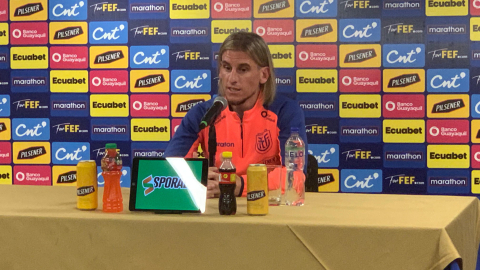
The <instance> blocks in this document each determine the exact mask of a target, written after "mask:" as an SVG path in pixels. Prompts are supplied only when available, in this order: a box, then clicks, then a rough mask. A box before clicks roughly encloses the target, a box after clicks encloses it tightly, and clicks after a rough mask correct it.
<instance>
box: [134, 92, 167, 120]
mask: <svg viewBox="0 0 480 270" xmlns="http://www.w3.org/2000/svg"><path fill="white" fill-rule="evenodd" d="M169 104H170V96H169V95H165V94H163V95H162V94H160V95H131V96H130V113H131V115H132V117H167V116H169V115H170V106H169Z"/></svg>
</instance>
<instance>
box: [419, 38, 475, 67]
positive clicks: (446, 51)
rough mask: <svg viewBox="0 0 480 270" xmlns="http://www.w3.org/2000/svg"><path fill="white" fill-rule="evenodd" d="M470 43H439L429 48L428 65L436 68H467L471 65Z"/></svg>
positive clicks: (432, 44)
mask: <svg viewBox="0 0 480 270" xmlns="http://www.w3.org/2000/svg"><path fill="white" fill-rule="evenodd" d="M469 54H470V50H469V43H455V44H451V43H437V42H430V43H428V46H427V54H426V58H427V64H428V65H429V66H434V67H445V68H454V67H465V66H468V65H469V59H468V55H469Z"/></svg>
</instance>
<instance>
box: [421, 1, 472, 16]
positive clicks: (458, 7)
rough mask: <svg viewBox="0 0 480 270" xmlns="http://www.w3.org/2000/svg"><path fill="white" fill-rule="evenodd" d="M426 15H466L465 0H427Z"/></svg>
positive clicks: (466, 2)
mask: <svg viewBox="0 0 480 270" xmlns="http://www.w3.org/2000/svg"><path fill="white" fill-rule="evenodd" d="M426 2H427V6H426V10H425V11H426V14H427V16H465V15H468V1H466V0H428V1H426Z"/></svg>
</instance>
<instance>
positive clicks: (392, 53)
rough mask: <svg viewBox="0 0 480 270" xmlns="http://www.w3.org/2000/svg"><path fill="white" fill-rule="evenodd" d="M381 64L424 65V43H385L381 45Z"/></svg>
mask: <svg viewBox="0 0 480 270" xmlns="http://www.w3.org/2000/svg"><path fill="white" fill-rule="evenodd" d="M383 66H384V67H391V68H408V67H424V66H425V45H424V44H385V45H383Z"/></svg>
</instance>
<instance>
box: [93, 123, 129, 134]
mask: <svg viewBox="0 0 480 270" xmlns="http://www.w3.org/2000/svg"><path fill="white" fill-rule="evenodd" d="M127 128H128V127H127V126H126V125H93V126H92V132H93V133H94V134H127Z"/></svg>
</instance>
